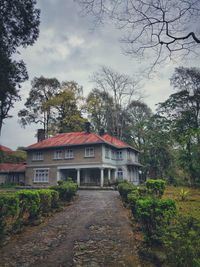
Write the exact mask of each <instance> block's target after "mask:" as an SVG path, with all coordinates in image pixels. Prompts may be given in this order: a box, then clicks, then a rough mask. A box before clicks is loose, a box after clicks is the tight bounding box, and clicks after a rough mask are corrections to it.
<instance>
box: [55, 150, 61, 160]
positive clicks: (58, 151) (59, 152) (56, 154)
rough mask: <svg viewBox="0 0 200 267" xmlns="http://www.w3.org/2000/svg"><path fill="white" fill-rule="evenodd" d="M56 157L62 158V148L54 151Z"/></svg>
mask: <svg viewBox="0 0 200 267" xmlns="http://www.w3.org/2000/svg"><path fill="white" fill-rule="evenodd" d="M54 159H62V150H56V151H55V152H54Z"/></svg>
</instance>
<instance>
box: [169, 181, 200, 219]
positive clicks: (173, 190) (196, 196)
mask: <svg viewBox="0 0 200 267" xmlns="http://www.w3.org/2000/svg"><path fill="white" fill-rule="evenodd" d="M181 189H184V190H187V191H189V193H188V194H187V198H186V200H185V201H181V197H180V191H181ZM164 198H172V199H174V200H175V201H176V204H177V208H178V211H179V212H180V214H182V215H185V216H193V217H195V218H197V219H199V220H200V188H198V189H197V188H190V187H173V186H168V187H167V188H166V190H165V193H164Z"/></svg>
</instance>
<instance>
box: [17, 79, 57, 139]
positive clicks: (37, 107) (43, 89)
mask: <svg viewBox="0 0 200 267" xmlns="http://www.w3.org/2000/svg"><path fill="white" fill-rule="evenodd" d="M31 85H32V88H31V90H30V92H29V97H28V98H27V100H26V103H25V107H26V108H25V109H22V110H20V111H19V113H18V116H19V117H20V123H21V124H22V125H23V126H24V127H25V126H26V125H28V124H31V123H40V124H42V125H43V128H44V130H45V133H46V137H48V136H49V126H50V123H52V119H53V114H52V109H51V107H48V108H45V107H44V104H45V103H46V101H48V100H49V99H50V98H51V97H53V96H55V95H56V94H57V93H58V92H59V89H60V82H59V81H58V80H57V79H56V78H45V77H43V76H41V77H39V78H37V77H35V78H34V79H33V80H32V82H31Z"/></svg>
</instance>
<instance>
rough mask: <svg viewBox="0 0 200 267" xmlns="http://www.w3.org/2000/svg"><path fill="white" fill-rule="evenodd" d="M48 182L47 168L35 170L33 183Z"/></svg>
mask: <svg viewBox="0 0 200 267" xmlns="http://www.w3.org/2000/svg"><path fill="white" fill-rule="evenodd" d="M48 182H49V169H37V170H35V175H34V183H48Z"/></svg>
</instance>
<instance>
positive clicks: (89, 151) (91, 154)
mask: <svg viewBox="0 0 200 267" xmlns="http://www.w3.org/2000/svg"><path fill="white" fill-rule="evenodd" d="M85 157H87V158H89V157H94V147H86V148H85Z"/></svg>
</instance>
